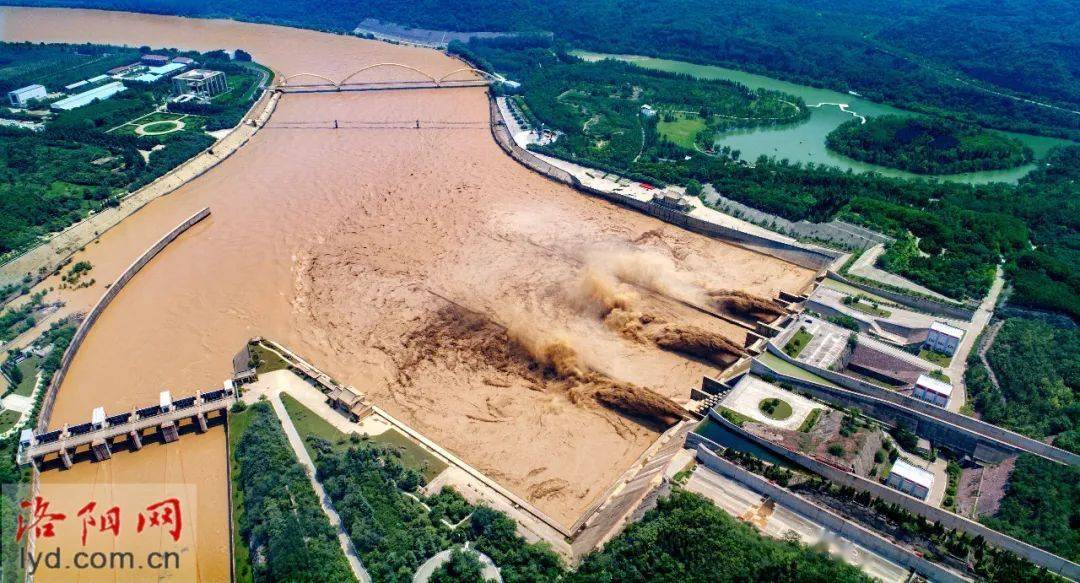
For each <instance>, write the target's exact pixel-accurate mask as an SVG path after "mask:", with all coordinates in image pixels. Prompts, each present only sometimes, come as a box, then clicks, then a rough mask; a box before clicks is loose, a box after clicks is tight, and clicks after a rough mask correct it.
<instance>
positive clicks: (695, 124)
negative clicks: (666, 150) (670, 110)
mask: <svg viewBox="0 0 1080 583" xmlns="http://www.w3.org/2000/svg"><path fill="white" fill-rule="evenodd" d="M662 117H663V114H661V120H660V121H659V122H658V123H657V124H656V131H658V132H660V135H661V136H662V137H664V138H667V139H668V140H670V141H672V142H674V143H676V144H678V145H679V146H682V147H683V148H687V149H690V150H692V149H694V138H696V137H697V135H698V133H699V132H701V130H703V129H705V120H704V119H702V117H701V116H699V115H696V114H685V113H676V114H675V121H664V120H663V119H662Z"/></svg>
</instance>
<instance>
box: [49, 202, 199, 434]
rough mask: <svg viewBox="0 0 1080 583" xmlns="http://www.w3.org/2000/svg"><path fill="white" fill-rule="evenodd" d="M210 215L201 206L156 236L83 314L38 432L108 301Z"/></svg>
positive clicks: (54, 377) (56, 376) (54, 381)
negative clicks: (160, 235)
mask: <svg viewBox="0 0 1080 583" xmlns="http://www.w3.org/2000/svg"><path fill="white" fill-rule="evenodd" d="M208 216H210V209H209V208H204V209H202V210H201V211H199V212H197V213H195V214H194V215H191V217H189V218H188V219H187V220H185V221H184V222H182V223H180V224H179V225H177V226H176V227H175V228H174V229H173V230H171V231H169V232H168V233H166V234H165V236H164V237H162V238H161V239H158V241H157V243H154V244H153V245H151V246H150V248H149V249H147V250H146V251H145V252H143V254H142V255H141V256H139V258H138V259H136V260H135V262H134V263H132V264H131V265H130V266H128V268H127V269H125V270H124V272H123V273H121V274H120V277H118V278H117V279H116V281H115V282H113V284H112V285H111V286H109V289H107V290H105V293H104V294H102V296H101V299H99V300H98V301H97V303H96V304H94V307H93V308H91V309H90V312H89V313H87V314H86V318H84V319H83V321H82V323H81V324H79V328H78V330H76V331H75V335H74V336H72V338H71V344H69V345H68V347H67V350H65V351H64V356H63V357H61V359H60V368H59V369H57V371H56V374H54V375H53V378H52V382H51V383H49V388H48V390H47V391H46V392H45V399H44V401H42V404H41V412H40V414H39V415H38V423H37V431H38V432H44V431H46V430H47V429H48V427H49V418H50V417H51V416H52V408H53V405H54V404H55V403H56V394H57V392H58V391H59V390H60V385H62V384H63V383H64V377H65V376H67V371H68V368H69V367H70V366H71V361H72V360H74V359H75V353H76V352H78V351H79V347H81V346H82V343H83V341H84V340H86V336H87V334H89V333H90V328H91V327H92V326H93V325H94V322H96V321H97V319H98V317H100V316H101V313H102V312H103V311H105V308H106V307H108V305H109V303H111V302H112V301H113V299H114V298H115V297H116V296H117V295H119V294H120V290H122V289H124V286H125V285H127V283H128V282H129V281H131V278H133V277H135V274H137V273H139V271H140V270H141V269H142V268H143V267H145V266H146V264H147V263H150V260H151V259H153V258H154V257H155V256H156V255H157V254H158V253H160V252H161V250H162V249H164V248H165V247H166V246H168V244H169V243H172V242H173V241H174V240H175V239H176V238H177V237H179V236H180V235H181V234H182V233H183V232H184V231H187V230H188V229H190V228H191V227H192V225H195V224H196V223H198V222H199V221H201V220H203V219H205V218H206V217H208Z"/></svg>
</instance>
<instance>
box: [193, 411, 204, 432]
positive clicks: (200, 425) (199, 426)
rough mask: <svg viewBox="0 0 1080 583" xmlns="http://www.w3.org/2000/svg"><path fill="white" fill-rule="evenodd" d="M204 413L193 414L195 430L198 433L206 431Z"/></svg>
mask: <svg viewBox="0 0 1080 583" xmlns="http://www.w3.org/2000/svg"><path fill="white" fill-rule="evenodd" d="M206 429H207V428H206V415H204V414H202V413H199V414H198V415H195V430H196V431H198V432H199V433H206Z"/></svg>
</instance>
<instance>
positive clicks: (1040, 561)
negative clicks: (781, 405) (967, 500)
mask: <svg viewBox="0 0 1080 583" xmlns="http://www.w3.org/2000/svg"><path fill="white" fill-rule="evenodd" d="M709 417H710V418H711V419H713V420H714V421H716V422H717V423H720V424H721V425H723V426H724V427H726V428H727V429H729V430H730V431H732V432H734V433H735V434H736V435H739V436H742V437H744V438H746V439H749V440H750V441H752V442H753V443H756V444H758V445H760V446H761V447H763V448H765V449H766V450H768V451H770V452H772V453H775V454H776V455H778V456H780V457H782V458H784V459H787V460H790V461H792V462H794V463H796V464H798V465H800V466H802V467H804V468H806V469H808V470H810V471H811V472H814V473H815V474H818V475H819V476H822V477H825V478H827V479H828V480H830V481H832V482H833V483H835V484H838V485H841V486H848V487H850V488H853V489H855V490H857V491H859V492H868V493H870V495H871V496H874V497H875V498H878V499H881V500H883V501H885V502H888V503H891V504H895V505H897V506H899V507H901V508H903V509H905V510H907V511H908V512H911V513H913V514H917V515H919V516H923V517H924V518H926V519H927V520H929V521H930V522H940V523H941V525H942V526H944V527H946V528H951V529H955V530H960V531H963V532H966V533H968V534H970V535H971V536H973V537H974V536H981V537H983V539H985V540H986V542H987V543H988V544H990V545H992V546H995V547H997V548H1000V549H1005V550H1007V551H1010V552H1013V553H1016V554H1017V555H1019V556H1021V557H1023V558H1025V559H1027V560H1029V561H1031V562H1032V563H1034V564H1036V565H1038V566H1040V567H1045V568H1046V569H1047V570H1049V571H1053V572H1054V573H1058V574H1059V575H1062V576H1064V577H1068V578H1070V579H1072V580H1074V581H1076V580H1080V565H1077V564H1076V563H1073V562H1072V561H1069V560H1068V559H1064V558H1062V557H1059V556H1057V555H1055V554H1053V553H1050V552H1047V551H1044V550H1042V549H1040V548H1038V547H1034V546H1032V545H1029V544H1027V543H1025V542H1023V541H1020V540H1017V539H1015V538H1012V537H1011V536H1008V535H1005V534H1002V533H1000V532H998V531H996V530H993V529H990V528H987V527H985V526H983V525H982V524H979V523H978V522H975V521H972V520H968V519H967V518H964V517H963V516H960V515H959V514H953V513H952V512H949V511H947V510H942V509H941V508H937V507H936V506H930V505H929V504H926V503H925V502H923V501H922V500H919V499H917V498H913V497H911V496H908V495H907V494H904V493H902V492H899V491H897V490H893V489H892V488H889V487H888V486H885V485H882V484H879V483H877V482H874V481H872V480H868V479H866V478H863V477H862V476H856V475H854V474H851V473H848V472H845V471H843V470H840V469H837V468H834V467H833V466H830V465H828V464H825V463H823V462H819V461H817V460H815V459H813V458H811V457H809V456H806V455H804V454H803V453H801V452H797V451H792V450H790V449H787V448H784V447H781V446H779V445H777V444H775V443H773V442H771V441H768V440H766V439H762V438H760V437H758V436H756V435H754V434H752V433H750V432H748V431H745V430H744V429H743V428H741V427H739V426H738V425H735V424H734V423H731V422H730V421H728V420H727V419H724V417H723V416H722V415H720V414H719V413H716V412H715V410H713V411H710V412H709Z"/></svg>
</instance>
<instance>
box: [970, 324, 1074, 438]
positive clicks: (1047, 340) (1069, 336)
mask: <svg viewBox="0 0 1080 583" xmlns="http://www.w3.org/2000/svg"><path fill="white" fill-rule="evenodd" d="M987 360H988V361H989V362H990V366H991V367H992V368H993V370H994V375H995V377H996V378H997V380H998V382H999V383H1000V385H1001V388H1000V390H999V389H997V388H995V387H994V385H993V384H992V383H991V382H990V378H989V376H988V375H987V373H986V370H985V369H984V368H983V366H982V364H981V363H980V362H979V361H978V360H977V356H976V357H974V358H972V359H971V361H970V363H969V364H970V368H969V369H968V373H967V377H966V380H967V385H968V391H969V398H970V399H971V403H972V405H973V406H974V408H975V411H977V412H978V413H979V414H980V415H982V418H983V419H984V420H986V421H988V422H990V423H993V424H995V425H1000V426H1002V427H1006V428H1008V429H1012V430H1013V431H1017V432H1020V433H1023V434H1025V435H1029V436H1031V437H1034V438H1035V439H1044V438H1046V437H1053V436H1057V435H1059V434H1068V433H1072V434H1074V437H1072V438H1071V439H1072V440H1075V439H1076V438H1078V437H1080V398H1078V395H1077V392H1078V391H1080V329H1078V328H1059V327H1057V326H1052V325H1050V324H1046V323H1043V322H1040V321H1038V320H1028V319H1024V318H1010V319H1008V320H1006V321H1005V323H1004V324H1003V325H1002V327H1001V330H1000V331H999V332H998V334H997V336H996V337H995V339H994V344H993V346H991V348H990V351H989V352H988V353H987ZM1069 440H1070V439H1069V438H1067V441H1069ZM1058 445H1059V446H1061V445H1062V444H1058Z"/></svg>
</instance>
